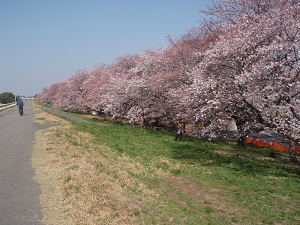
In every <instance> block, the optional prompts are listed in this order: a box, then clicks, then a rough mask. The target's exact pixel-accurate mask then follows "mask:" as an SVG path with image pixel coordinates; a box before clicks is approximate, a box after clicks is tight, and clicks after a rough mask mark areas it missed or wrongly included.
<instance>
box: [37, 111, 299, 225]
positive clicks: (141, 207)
mask: <svg viewBox="0 0 300 225" xmlns="http://www.w3.org/2000/svg"><path fill="white" fill-rule="evenodd" d="M36 121H38V122H40V123H54V124H56V126H53V127H51V128H49V129H47V130H43V131H39V132H38V133H37V142H36V145H35V150H34V155H33V165H34V167H35V168H36V171H37V180H38V182H39V183H40V184H41V189H42V195H41V201H42V207H43V212H44V215H45V218H44V222H45V223H46V224H299V223H300V208H299V206H300V192H299V190H300V180H299V167H297V166H294V165H291V164H290V163H289V160H288V156H287V155H284V154H275V156H276V157H275V158H271V157H269V155H270V152H272V150H270V149H257V148H255V147H247V148H246V149H241V148H238V147H236V146H234V145H229V144H224V143H215V142H209V141H201V140H196V139H194V138H191V137H186V136H185V137H184V141H183V142H174V141H173V139H174V135H175V134H173V133H168V132H166V133H162V132H154V131H153V130H151V129H148V128H146V129H143V128H139V127H135V126H131V125H125V124H120V123H110V126H98V125H93V124H88V123H86V124H85V123H84V124H77V123H73V122H69V121H67V120H64V119H61V118H58V117H56V116H53V115H50V114H47V113H45V112H42V111H40V112H38V113H37V114H36ZM271 155H272V154H271Z"/></svg>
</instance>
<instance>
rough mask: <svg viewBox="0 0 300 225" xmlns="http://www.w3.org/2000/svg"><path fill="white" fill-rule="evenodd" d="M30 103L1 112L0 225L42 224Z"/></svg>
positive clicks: (34, 126)
mask: <svg viewBox="0 0 300 225" xmlns="http://www.w3.org/2000/svg"><path fill="white" fill-rule="evenodd" d="M33 118H34V111H33V108H32V102H31V101H25V106H24V115H23V116H20V115H19V112H18V109H17V107H16V106H13V107H12V108H9V109H6V110H4V111H2V112H0V225H35V224H41V222H40V221H41V219H42V213H41V207H40V201H39V196H40V188H39V186H38V184H37V182H36V181H35V179H34V176H35V171H34V169H33V168H32V165H31V156H32V150H33V144H34V141H35V132H36V131H37V130H39V129H43V128H45V127H44V126H42V125H39V124H37V123H34V122H33Z"/></svg>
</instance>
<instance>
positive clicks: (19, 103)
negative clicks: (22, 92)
mask: <svg viewBox="0 0 300 225" xmlns="http://www.w3.org/2000/svg"><path fill="white" fill-rule="evenodd" d="M17 106H18V107H19V114H20V116H23V112H24V111H23V107H24V102H23V100H22V98H19V99H18V101H17Z"/></svg>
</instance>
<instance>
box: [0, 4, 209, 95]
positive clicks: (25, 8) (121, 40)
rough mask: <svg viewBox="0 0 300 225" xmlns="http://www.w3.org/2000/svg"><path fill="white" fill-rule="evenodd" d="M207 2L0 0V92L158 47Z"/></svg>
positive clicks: (195, 18) (36, 86)
mask: <svg viewBox="0 0 300 225" xmlns="http://www.w3.org/2000/svg"><path fill="white" fill-rule="evenodd" d="M210 4H211V0H0V80H1V81H0V93H2V92H12V93H14V94H16V95H25V96H28V95H34V94H37V93H40V92H41V91H42V89H43V88H44V87H48V86H50V85H51V84H54V83H60V82H62V81H63V80H66V79H67V78H69V77H71V76H73V75H74V74H75V72H76V71H77V70H81V69H85V70H90V69H93V68H95V67H97V66H98V65H100V64H103V63H105V64H111V63H112V62H113V61H114V60H115V59H116V58H118V57H120V56H123V55H127V54H138V53H142V52H144V51H145V50H147V49H159V48H161V47H163V46H165V45H167V44H168V40H167V38H166V37H167V35H170V36H171V37H172V38H174V39H176V38H178V37H180V35H182V34H185V33H186V32H187V31H188V30H189V29H190V28H192V27H195V26H198V25H199V21H200V19H201V18H202V17H203V15H202V14H201V13H200V12H199V10H200V9H205V8H206V6H207V5H210Z"/></svg>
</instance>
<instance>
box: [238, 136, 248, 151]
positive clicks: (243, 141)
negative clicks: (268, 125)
mask: <svg viewBox="0 0 300 225" xmlns="http://www.w3.org/2000/svg"><path fill="white" fill-rule="evenodd" d="M246 137H247V135H245V134H244V135H241V136H240V137H239V138H238V140H237V145H238V146H241V147H243V148H246Z"/></svg>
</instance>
